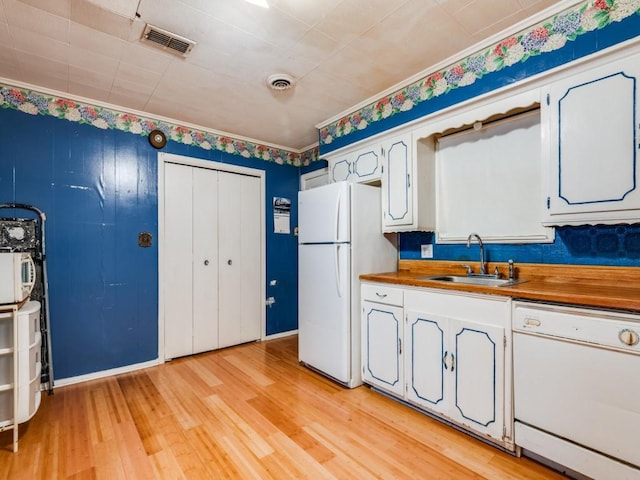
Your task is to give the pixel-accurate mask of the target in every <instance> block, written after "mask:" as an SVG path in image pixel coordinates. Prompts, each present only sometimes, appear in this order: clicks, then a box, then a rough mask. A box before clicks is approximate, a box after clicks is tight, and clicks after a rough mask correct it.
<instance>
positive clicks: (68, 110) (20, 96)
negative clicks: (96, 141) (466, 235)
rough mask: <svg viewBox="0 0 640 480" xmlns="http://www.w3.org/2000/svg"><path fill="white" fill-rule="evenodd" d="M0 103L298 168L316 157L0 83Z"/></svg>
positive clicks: (308, 152)
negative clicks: (157, 134)
mask: <svg viewBox="0 0 640 480" xmlns="http://www.w3.org/2000/svg"><path fill="white" fill-rule="evenodd" d="M0 106H2V108H11V109H14V110H19V111H21V112H24V113H28V114H31V115H49V116H53V117H56V118H59V119H64V120H68V121H70V122H77V123H81V124H87V125H92V126H94V127H97V128H101V129H103V130H121V131H123V132H129V133H133V134H136V135H141V136H147V135H148V134H149V132H151V131H152V130H156V129H157V130H161V131H162V132H163V133H164V134H165V135H166V137H167V140H171V141H174V142H178V143H182V144H185V145H192V146H196V147H200V148H203V149H205V150H219V151H221V152H225V153H230V154H232V155H240V156H241V157H244V158H256V159H260V160H265V161H267V162H274V163H277V164H279V165H292V166H296V167H299V166H301V165H309V164H310V163H311V162H313V161H315V160H317V159H318V147H317V146H316V147H313V148H311V149H309V150H306V151H304V152H301V153H298V152H291V151H288V150H284V149H281V148H275V147H270V146H267V145H261V144H259V143H254V142H250V141H246V140H239V139H236V138H233V137H231V136H225V135H220V134H217V133H211V132H207V131H204V130H196V129H192V128H188V127H184V126H180V125H174V124H172V123H168V122H163V121H159V120H154V119H152V118H148V117H142V116H138V115H134V114H131V113H126V112H120V111H117V110H112V109H109V108H106V107H98V106H94V105H91V104H88V103H82V102H77V101H75V100H69V99H66V98H63V97H57V96H53V95H44V94H42V93H38V92H35V91H32V90H27V89H21V88H17V87H12V86H9V85H4V84H0Z"/></svg>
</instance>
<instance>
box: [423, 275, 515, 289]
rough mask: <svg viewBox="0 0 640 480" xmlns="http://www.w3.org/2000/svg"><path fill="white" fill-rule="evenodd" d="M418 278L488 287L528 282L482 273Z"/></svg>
mask: <svg viewBox="0 0 640 480" xmlns="http://www.w3.org/2000/svg"><path fill="white" fill-rule="evenodd" d="M418 280H430V281H435V282H448V283H464V284H467V285H483V286H486V287H509V286H511V285H516V284H518V283H523V282H526V280H521V279H518V280H513V279H509V278H496V277H493V276H480V275H475V276H474V275H471V276H466V275H435V276H425V277H418Z"/></svg>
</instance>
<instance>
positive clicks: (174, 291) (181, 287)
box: [163, 163, 193, 358]
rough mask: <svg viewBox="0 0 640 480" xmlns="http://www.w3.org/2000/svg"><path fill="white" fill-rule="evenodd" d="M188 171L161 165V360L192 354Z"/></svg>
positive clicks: (190, 219) (190, 185) (191, 222)
mask: <svg viewBox="0 0 640 480" xmlns="http://www.w3.org/2000/svg"><path fill="white" fill-rule="evenodd" d="M191 170H192V168H191V167H187V166H183V165H176V164H173V163H166V164H165V191H164V195H165V212H164V249H165V252H164V253H165V262H164V265H165V269H166V274H165V282H164V285H165V291H164V292H163V295H164V299H165V308H164V311H165V319H164V338H165V357H166V358H175V357H180V356H183V355H190V354H191V353H193V351H192V349H193V326H192V317H193V305H192V291H193V288H192V286H193V270H192V250H191V246H192V242H193V234H192V225H193V211H192V194H191V192H192V190H193V185H192V172H191Z"/></svg>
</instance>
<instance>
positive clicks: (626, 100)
mask: <svg viewBox="0 0 640 480" xmlns="http://www.w3.org/2000/svg"><path fill="white" fill-rule="evenodd" d="M639 80H640V55H638V54H636V55H632V56H627V57H625V58H621V59H618V60H616V61H613V62H610V63H607V64H605V65H602V66H598V67H596V68H591V69H589V70H584V69H582V70H581V71H580V72H579V73H577V74H575V75H571V76H570V77H568V78H565V79H563V80H559V81H557V82H554V83H552V84H551V85H549V87H548V89H547V92H546V100H545V99H544V96H543V108H544V110H545V114H546V115H547V120H548V135H547V136H544V135H543V141H544V143H545V144H544V145H543V148H546V149H548V150H547V152H548V155H549V164H548V172H547V174H548V176H547V179H548V188H547V197H546V205H545V207H546V208H545V211H546V215H545V218H544V223H545V224H546V225H579V224H597V223H605V224H614V223H635V222H638V221H640V175H639V174H638V165H637V156H638V152H639V148H640V145H639V143H640V135H639V132H640V125H639V123H638V122H639V119H638V112H639V110H640V107H639V106H638V105H639V101H640V95H639V93H638V89H639V88H640V86H639V85H638V81H639Z"/></svg>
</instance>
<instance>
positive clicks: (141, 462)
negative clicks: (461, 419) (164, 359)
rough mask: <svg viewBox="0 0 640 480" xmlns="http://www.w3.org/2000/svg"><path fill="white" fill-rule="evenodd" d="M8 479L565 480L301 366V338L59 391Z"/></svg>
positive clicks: (5, 472)
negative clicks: (299, 345)
mask: <svg viewBox="0 0 640 480" xmlns="http://www.w3.org/2000/svg"><path fill="white" fill-rule="evenodd" d="M10 442H11V432H4V433H2V434H0V478H4V479H12V480H13V479H29V480H32V479H47V480H49V479H74V480H76V479H77V480H79V479H94V478H96V479H109V480H112V479H120V478H122V479H124V478H126V479H136V480H139V479H226V478H228V479H279V480H282V479H290V478H296V479H297V478H301V479H302V478H309V479H377V478H383V479H456V480H465V479H491V480H496V479H527V480H536V479H560V478H565V477H563V476H562V475H559V474H557V473H555V472H553V471H551V470H549V469H547V468H545V467H543V466H541V465H539V464H537V463H535V462H533V461H531V460H528V459H524V458H516V457H513V456H511V455H509V454H507V453H504V452H502V451H500V450H498V449H496V448H493V447H490V446H488V445H485V444H484V443H482V442H480V441H478V440H475V439H473V438H471V437H469V436H467V435H465V434H463V433H460V432H457V431H455V430H454V429H452V428H450V427H448V426H446V425H443V424H441V423H440V422H437V421H435V420H433V419H431V418H429V417H427V416H425V415H422V414H420V413H419V412H416V411H414V410H413V409H411V408H408V407H406V406H404V405H401V404H399V403H397V402H395V401H393V400H391V399H389V398H387V397H385V396H383V395H381V394H379V393H376V392H374V391H372V390H370V389H369V388H366V387H359V388H356V389H353V390H349V389H344V388H342V387H340V386H338V385H336V384H334V383H332V382H331V381H329V380H327V379H325V378H324V377H322V376H320V375H318V374H316V373H314V372H312V371H310V370H308V369H306V368H304V367H301V366H300V365H299V364H298V362H297V337H296V336H291V337H286V338H282V339H277V340H271V341H266V342H260V343H251V344H246V345H241V346H238V347H232V348H228V349H224V350H219V351H215V352H210V353H206V354H201V355H197V356H193V357H188V358H183V359H179V360H175V361H173V362H169V363H166V364H164V365H161V366H158V367H153V368H149V369H146V370H141V371H138V372H133V373H128V374H123V375H118V376H116V377H111V378H107V379H102V380H95V381H91V382H86V383H83V384H79V385H72V386H67V387H62V388H58V389H56V390H55V393H54V395H51V396H47V395H46V394H45V395H43V401H42V406H41V407H40V410H39V411H38V413H37V414H36V416H35V417H34V418H33V419H32V420H31V421H30V422H28V423H27V424H23V425H21V428H20V443H19V451H18V453H15V454H14V453H12V452H11V447H10Z"/></svg>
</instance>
